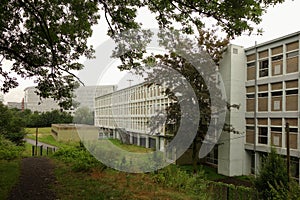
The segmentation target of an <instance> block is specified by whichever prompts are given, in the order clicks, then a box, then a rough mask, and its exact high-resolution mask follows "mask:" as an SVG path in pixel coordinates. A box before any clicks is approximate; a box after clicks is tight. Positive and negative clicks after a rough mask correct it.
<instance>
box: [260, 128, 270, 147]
mask: <svg viewBox="0 0 300 200" xmlns="http://www.w3.org/2000/svg"><path fill="white" fill-rule="evenodd" d="M258 143H260V144H268V128H267V127H259V128H258Z"/></svg>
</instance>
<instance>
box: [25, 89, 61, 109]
mask: <svg viewBox="0 0 300 200" xmlns="http://www.w3.org/2000/svg"><path fill="white" fill-rule="evenodd" d="M35 91H36V88H35V87H34V86H32V87H27V88H25V90H24V108H25V109H29V110H31V111H32V112H35V111H37V112H48V111H52V110H59V109H60V107H59V106H58V104H57V102H56V101H54V99H51V98H47V99H41V98H40V97H39V96H38V95H37V94H36V93H35Z"/></svg>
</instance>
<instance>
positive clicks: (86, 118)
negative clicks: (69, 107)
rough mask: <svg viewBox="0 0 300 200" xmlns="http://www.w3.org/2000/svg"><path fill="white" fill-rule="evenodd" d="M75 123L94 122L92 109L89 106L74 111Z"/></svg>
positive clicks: (91, 123) (89, 123)
mask: <svg viewBox="0 0 300 200" xmlns="http://www.w3.org/2000/svg"><path fill="white" fill-rule="evenodd" d="M73 122H74V123H77V124H88V125H93V124H94V112H93V111H91V110H90V109H89V108H88V107H80V108H78V109H77V110H76V112H75V113H74V119H73Z"/></svg>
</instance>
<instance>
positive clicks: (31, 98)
mask: <svg viewBox="0 0 300 200" xmlns="http://www.w3.org/2000/svg"><path fill="white" fill-rule="evenodd" d="M115 89H116V86H113V85H107V86H81V87H79V88H78V89H76V90H75V92H74V95H75V98H74V99H73V101H74V102H77V103H79V107H88V108H89V109H91V110H94V99H95V96H98V95H103V94H106V93H110V92H113V91H115ZM35 91H36V88H35V87H34V86H33V87H28V88H26V89H25V90H24V92H25V97H24V108H25V109H30V110H31V111H33V112H34V111H37V112H47V111H52V110H58V109H60V107H59V105H58V102H57V101H55V100H54V99H52V98H47V99H41V98H40V97H39V96H38V95H37V94H36V93H35ZM66 111H67V112H70V113H71V114H73V113H74V111H75V109H70V110H66Z"/></svg>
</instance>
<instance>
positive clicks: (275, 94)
mask: <svg viewBox="0 0 300 200" xmlns="http://www.w3.org/2000/svg"><path fill="white" fill-rule="evenodd" d="M276 96H282V91H277V92H272V97H276Z"/></svg>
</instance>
